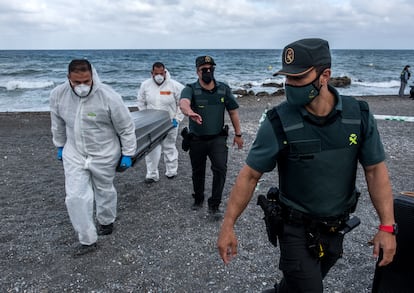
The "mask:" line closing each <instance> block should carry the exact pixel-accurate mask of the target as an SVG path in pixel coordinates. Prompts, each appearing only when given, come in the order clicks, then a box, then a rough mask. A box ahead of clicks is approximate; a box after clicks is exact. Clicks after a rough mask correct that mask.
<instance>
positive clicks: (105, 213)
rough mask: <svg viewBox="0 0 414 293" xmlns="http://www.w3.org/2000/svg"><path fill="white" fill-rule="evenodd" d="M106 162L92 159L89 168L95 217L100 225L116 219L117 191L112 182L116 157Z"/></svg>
mask: <svg viewBox="0 0 414 293" xmlns="http://www.w3.org/2000/svg"><path fill="white" fill-rule="evenodd" d="M115 159H116V160H112V162H108V161H107V160H105V161H103V160H102V159H100V160H99V161H92V162H91V163H90V165H89V169H90V171H91V174H92V178H91V181H92V186H93V190H94V193H95V203H96V219H97V220H98V223H99V224H101V225H109V224H111V223H113V222H114V221H115V219H116V207H117V192H116V189H115V186H114V184H113V182H114V178H115V168H116V164H117V162H118V159H117V158H115Z"/></svg>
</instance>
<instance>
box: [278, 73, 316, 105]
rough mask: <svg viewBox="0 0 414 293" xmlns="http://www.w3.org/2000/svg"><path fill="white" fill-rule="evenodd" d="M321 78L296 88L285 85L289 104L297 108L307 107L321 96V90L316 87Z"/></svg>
mask: <svg viewBox="0 0 414 293" xmlns="http://www.w3.org/2000/svg"><path fill="white" fill-rule="evenodd" d="M318 78H319V76H318V77H317V78H316V79H315V80H314V81H312V82H311V83H308V84H306V85H302V86H294V85H289V84H285V95H286V99H287V101H288V103H289V104H292V105H296V106H305V105H307V104H309V103H310V102H312V100H313V99H314V98H315V97H316V96H317V95H319V89H318V88H317V87H316V86H315V84H314V83H315V81H316V80H317V79H318Z"/></svg>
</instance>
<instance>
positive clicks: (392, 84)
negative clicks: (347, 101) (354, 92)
mask: <svg viewBox="0 0 414 293" xmlns="http://www.w3.org/2000/svg"><path fill="white" fill-rule="evenodd" d="M352 85H358V86H364V87H373V88H398V87H399V86H400V82H399V81H397V80H390V81H380V82H367V81H360V80H353V81H352V84H351V86H352Z"/></svg>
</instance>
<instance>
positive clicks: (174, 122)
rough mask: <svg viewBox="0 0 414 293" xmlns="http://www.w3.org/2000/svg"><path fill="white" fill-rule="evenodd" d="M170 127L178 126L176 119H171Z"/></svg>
mask: <svg viewBox="0 0 414 293" xmlns="http://www.w3.org/2000/svg"><path fill="white" fill-rule="evenodd" d="M172 125H173V126H174V127H177V126H178V121H177V119H175V118H173V120H172Z"/></svg>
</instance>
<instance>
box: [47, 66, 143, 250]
mask: <svg viewBox="0 0 414 293" xmlns="http://www.w3.org/2000/svg"><path fill="white" fill-rule="evenodd" d="M68 69H69V70H68V80H67V81H66V82H65V83H63V84H61V85H59V86H57V87H56V88H55V89H53V90H52V92H51V95H50V114H51V130H52V135H53V143H54V145H55V146H56V147H57V148H58V155H57V158H58V159H59V160H63V167H64V171H65V190H66V199H65V203H66V207H67V209H68V213H69V217H70V220H71V222H72V225H73V227H74V229H75V231H76V232H77V233H78V237H79V242H80V245H79V246H78V247H77V248H76V250H75V252H74V256H79V255H82V254H85V253H89V252H92V251H94V250H96V247H97V246H96V242H97V238H98V234H99V235H108V234H111V233H112V229H113V223H114V221H115V218H116V207H117V192H116V190H115V187H114V184H113V181H114V178H115V169H116V166H117V165H118V163H119V164H120V166H121V167H122V168H128V167H130V166H131V156H132V155H134V153H135V150H136V136H135V126H134V124H133V121H132V118H131V115H130V113H129V110H128V108H127V107H126V106H125V104H124V103H123V100H122V97H121V96H120V95H119V94H117V93H116V92H115V91H114V90H113V89H112V88H110V87H109V86H107V85H105V84H103V83H101V82H100V80H99V77H98V75H97V73H96V71H95V70H94V69H93V68H92V66H91V64H90V63H89V61H87V60H85V59H80V60H72V62H71V63H70V64H69V68H68ZM120 158H121V161H120ZM119 161H120V162H119ZM94 203H95V205H96V219H97V222H98V231H97V229H96V227H95V224H94V219H93V211H94Z"/></svg>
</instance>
